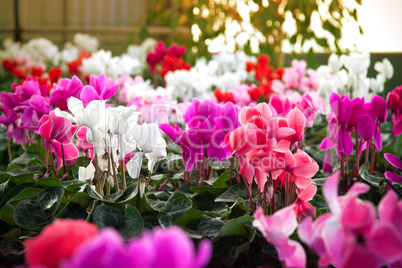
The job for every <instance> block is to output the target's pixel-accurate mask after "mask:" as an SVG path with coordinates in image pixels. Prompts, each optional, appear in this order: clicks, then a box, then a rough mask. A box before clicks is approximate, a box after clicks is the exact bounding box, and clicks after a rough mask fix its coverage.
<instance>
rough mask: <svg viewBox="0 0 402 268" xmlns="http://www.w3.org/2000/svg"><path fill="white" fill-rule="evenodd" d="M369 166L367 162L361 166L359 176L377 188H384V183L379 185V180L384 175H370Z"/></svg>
mask: <svg viewBox="0 0 402 268" xmlns="http://www.w3.org/2000/svg"><path fill="white" fill-rule="evenodd" d="M369 168H370V165H369V163H365V164H364V165H363V166H361V167H360V169H359V173H360V177H361V178H362V179H363V180H364V181H366V182H368V183H369V184H370V185H371V186H373V187H375V188H377V189H381V190H382V189H384V188H385V185H383V186H380V181H381V180H382V179H384V177H376V176H373V175H371V174H370V173H369V172H368V170H369Z"/></svg>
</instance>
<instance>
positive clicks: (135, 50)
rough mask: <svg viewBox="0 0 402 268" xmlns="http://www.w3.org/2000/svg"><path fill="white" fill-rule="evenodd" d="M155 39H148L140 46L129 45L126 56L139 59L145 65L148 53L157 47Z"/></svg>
mask: <svg viewBox="0 0 402 268" xmlns="http://www.w3.org/2000/svg"><path fill="white" fill-rule="evenodd" d="M156 44H157V42H156V40H155V39H152V38H147V39H145V40H144V42H142V43H141V44H140V45H129V46H128V47H127V52H126V55H128V56H130V57H132V58H136V59H138V60H139V61H140V62H141V63H144V64H145V61H146V57H147V54H148V52H149V51H150V50H151V48H153V47H154V46H156Z"/></svg>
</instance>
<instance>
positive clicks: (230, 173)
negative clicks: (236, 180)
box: [229, 157, 235, 186]
mask: <svg viewBox="0 0 402 268" xmlns="http://www.w3.org/2000/svg"><path fill="white" fill-rule="evenodd" d="M234 161H235V160H234V157H232V161H231V162H230V171H229V185H230V186H232V171H233V165H234Z"/></svg>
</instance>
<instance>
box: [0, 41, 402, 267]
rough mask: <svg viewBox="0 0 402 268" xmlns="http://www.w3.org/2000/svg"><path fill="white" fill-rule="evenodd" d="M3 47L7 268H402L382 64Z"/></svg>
mask: <svg viewBox="0 0 402 268" xmlns="http://www.w3.org/2000/svg"><path fill="white" fill-rule="evenodd" d="M98 46H99V45H98V42H97V40H96V39H93V38H92V37H90V36H86V35H77V36H76V37H75V38H74V43H68V44H66V46H65V48H64V49H63V50H62V51H59V50H58V48H57V47H55V46H54V45H53V44H52V43H51V42H50V41H49V40H46V39H36V40H31V41H30V42H28V43H27V44H24V45H20V44H17V43H12V42H9V41H7V42H6V43H5V50H3V51H0V59H1V60H2V65H3V69H2V70H1V73H0V74H1V79H2V81H1V83H0V84H1V87H2V90H3V91H1V93H0V110H1V114H0V123H1V125H2V129H1V130H2V132H1V136H0V138H1V139H2V144H1V146H0V156H1V158H2V159H3V163H4V164H2V165H1V168H2V170H3V171H2V172H1V173H0V181H1V184H0V200H1V203H0V219H1V221H0V224H1V238H0V239H1V241H0V243H1V247H0V248H1V250H0V253H1V255H0V260H1V263H2V264H3V263H4V265H5V266H9V267H11V266H13V265H25V266H29V267H115V266H118V267H120V266H121V267H206V266H209V267H222V266H227V267H256V266H261V267H265V266H267V267H268V266H273V267H281V266H282V267H306V266H318V267H327V266H330V265H334V266H337V267H356V266H364V267H383V266H390V267H391V266H392V267H398V266H400V265H402V229H401V226H402V201H401V200H400V198H401V185H400V183H401V182H402V176H401V171H400V170H401V169H402V160H401V158H400V157H401V152H402V150H401V149H402V139H401V136H400V135H401V133H402V128H401V122H402V120H401V114H402V110H401V107H402V105H401V100H402V94H401V93H402V90H401V88H397V89H395V90H393V91H392V92H390V93H388V94H386V93H384V92H383V90H384V84H385V82H386V81H387V80H389V79H391V78H392V76H393V68H392V65H391V64H390V62H389V61H388V60H387V59H384V60H383V61H382V62H377V63H375V64H374V68H375V70H377V71H378V75H377V76H376V77H375V78H369V77H367V69H368V68H369V66H370V60H369V55H366V54H353V53H352V54H350V55H342V56H340V57H338V56H336V55H331V57H330V58H329V61H328V65H323V66H320V67H319V68H318V69H317V70H313V69H308V68H307V64H306V62H304V61H297V60H293V61H292V65H291V66H290V67H286V68H274V67H272V66H270V58H269V57H268V56H267V55H259V56H258V57H250V56H247V55H246V54H244V53H242V52H237V53H236V54H226V53H220V54H216V55H211V59H210V60H206V59H198V60H197V61H196V63H195V65H194V66H191V65H190V64H189V63H187V62H186V61H185V57H184V56H185V53H186V47H184V46H180V45H177V44H173V45H171V46H170V47H166V46H165V44H164V43H162V42H159V43H156V42H155V41H153V40H147V41H145V42H144V43H143V44H141V45H140V46H129V47H128V49H127V52H126V53H125V54H123V55H121V56H115V57H112V56H111V53H110V52H108V51H104V50H98Z"/></svg>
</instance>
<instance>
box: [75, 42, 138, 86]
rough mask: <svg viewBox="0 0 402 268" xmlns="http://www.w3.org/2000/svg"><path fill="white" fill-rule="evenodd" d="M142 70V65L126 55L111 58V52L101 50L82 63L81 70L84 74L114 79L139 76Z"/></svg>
mask: <svg viewBox="0 0 402 268" xmlns="http://www.w3.org/2000/svg"><path fill="white" fill-rule="evenodd" d="M143 68H144V65H143V64H142V63H141V62H140V61H139V60H138V59H137V58H132V57H130V56H127V55H123V56H116V57H112V52H111V51H105V50H103V49H101V50H99V51H97V52H95V53H93V54H92V55H91V57H89V58H87V59H83V61H82V70H83V72H84V73H85V74H87V75H90V74H93V75H100V74H105V75H106V76H109V77H113V78H115V79H118V78H120V77H121V76H122V75H125V74H128V75H136V74H139V73H141V72H142V70H143Z"/></svg>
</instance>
